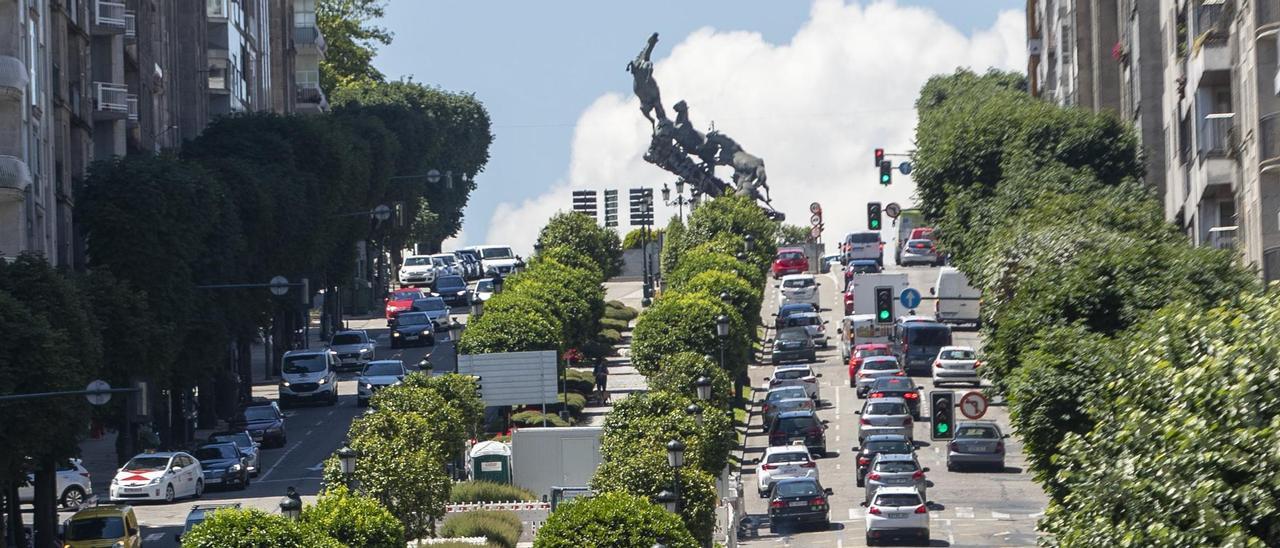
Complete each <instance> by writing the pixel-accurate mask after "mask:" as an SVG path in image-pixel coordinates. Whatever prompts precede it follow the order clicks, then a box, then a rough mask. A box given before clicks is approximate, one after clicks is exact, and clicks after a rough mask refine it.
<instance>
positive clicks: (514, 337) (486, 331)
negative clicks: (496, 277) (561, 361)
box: [458, 311, 562, 354]
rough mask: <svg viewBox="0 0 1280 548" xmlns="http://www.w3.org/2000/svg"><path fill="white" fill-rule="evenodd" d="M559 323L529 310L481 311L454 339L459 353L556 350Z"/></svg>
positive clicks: (559, 335)
mask: <svg viewBox="0 0 1280 548" xmlns="http://www.w3.org/2000/svg"><path fill="white" fill-rule="evenodd" d="M561 335H562V333H561V331H560V328H559V326H557V325H556V324H553V323H551V322H550V321H548V320H547V319H546V318H544V317H542V316H541V315H537V314H531V313H518V312H514V311H509V312H485V313H484V314H482V315H481V316H480V318H478V319H475V320H472V321H471V322H470V325H468V326H467V328H466V329H464V330H463V331H462V338H460V339H458V353H460V354H492V353H498V352H525V351H530V350H560V347H561V345H562V341H561V340H560V337H561Z"/></svg>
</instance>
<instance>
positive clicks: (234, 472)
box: [194, 442, 249, 490]
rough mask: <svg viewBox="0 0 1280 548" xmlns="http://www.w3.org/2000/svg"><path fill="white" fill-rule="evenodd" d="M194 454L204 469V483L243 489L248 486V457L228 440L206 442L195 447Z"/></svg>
mask: <svg viewBox="0 0 1280 548" xmlns="http://www.w3.org/2000/svg"><path fill="white" fill-rule="evenodd" d="M194 456H195V457H196V459H197V460H199V461H200V468H201V469H202V470H203V471H204V484H205V485H208V486H213V485H222V486H226V487H235V488H236V489H240V490H243V489H244V488H246V487H248V486H249V457H247V456H245V454H244V453H241V452H240V449H239V448H238V447H236V444H234V443H230V442H224V443H207V444H205V445H201V446H200V447H198V448H196V451H195V454H194Z"/></svg>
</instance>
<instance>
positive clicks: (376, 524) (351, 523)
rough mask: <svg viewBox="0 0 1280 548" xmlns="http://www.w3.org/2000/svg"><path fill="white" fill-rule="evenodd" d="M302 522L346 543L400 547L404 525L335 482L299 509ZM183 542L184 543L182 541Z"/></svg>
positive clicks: (376, 504) (382, 547)
mask: <svg viewBox="0 0 1280 548" xmlns="http://www.w3.org/2000/svg"><path fill="white" fill-rule="evenodd" d="M302 522H303V523H306V524H309V525H312V526H314V527H315V528H316V529H318V530H320V531H324V532H325V533H327V534H328V535H329V536H330V537H333V538H334V539H336V540H338V541H341V542H342V543H343V544H345V545H347V546H365V547H368V548H402V547H403V546H404V545H405V537H404V526H403V525H401V524H400V522H399V521H398V520H396V517H395V516H393V515H391V512H388V511H387V509H386V508H383V507H382V505H380V504H378V501H377V500H374V499H372V498H369V497H366V496H363V495H357V494H354V493H351V492H350V491H347V489H346V487H344V486H342V485H341V484H338V485H337V486H333V487H330V488H329V489H327V490H326V491H325V492H324V493H322V494H321V495H320V497H319V498H318V499H316V502H315V504H312V505H309V506H306V507H304V508H303V509H302ZM184 544H185V543H184Z"/></svg>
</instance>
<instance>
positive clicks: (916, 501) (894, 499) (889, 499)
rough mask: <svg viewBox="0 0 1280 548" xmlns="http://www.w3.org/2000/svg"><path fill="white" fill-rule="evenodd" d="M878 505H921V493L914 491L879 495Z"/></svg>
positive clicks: (877, 498) (877, 497)
mask: <svg viewBox="0 0 1280 548" xmlns="http://www.w3.org/2000/svg"><path fill="white" fill-rule="evenodd" d="M875 505H876V506H920V495H916V494H912V493H902V494H897V493H895V494H892V495H877V496H876V502H875Z"/></svg>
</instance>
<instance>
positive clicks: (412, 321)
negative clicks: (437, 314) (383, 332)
mask: <svg viewBox="0 0 1280 548" xmlns="http://www.w3.org/2000/svg"><path fill="white" fill-rule="evenodd" d="M429 323H431V318H428V317H427V315H426V314H401V315H400V317H398V318H396V325H424V324H429Z"/></svg>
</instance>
